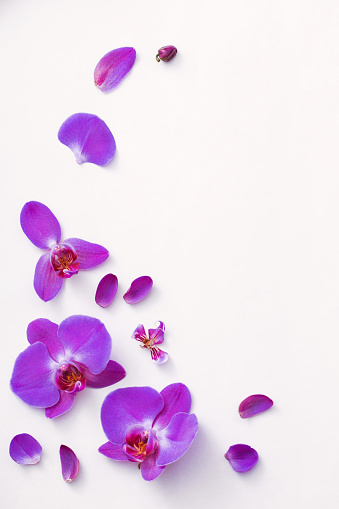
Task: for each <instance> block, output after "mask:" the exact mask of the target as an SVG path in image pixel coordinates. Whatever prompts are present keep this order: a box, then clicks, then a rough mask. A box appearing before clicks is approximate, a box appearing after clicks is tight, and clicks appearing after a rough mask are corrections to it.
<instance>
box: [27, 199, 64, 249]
mask: <svg viewBox="0 0 339 509" xmlns="http://www.w3.org/2000/svg"><path fill="white" fill-rule="evenodd" d="M20 224H21V228H22V229H23V232H24V233H25V234H26V235H27V237H28V238H29V240H30V241H31V242H33V244H34V245H35V246H37V247H40V248H41V249H50V247H51V246H52V245H53V244H55V243H57V242H59V241H60V238H61V229H60V224H59V221H58V220H57V218H56V217H55V215H54V214H53V212H52V211H51V210H50V209H49V208H48V207H46V205H44V204H43V203H40V202H38V201H29V202H27V203H25V205H24V206H23V208H22V210H21V213H20Z"/></svg>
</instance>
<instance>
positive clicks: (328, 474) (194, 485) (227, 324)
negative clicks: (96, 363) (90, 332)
mask: <svg viewBox="0 0 339 509" xmlns="http://www.w3.org/2000/svg"><path fill="white" fill-rule="evenodd" d="M338 22H339V4H338V2H337V1H334V0H333V1H330V0H305V1H302V0H287V1H284V2H278V1H272V0H267V1H253V0H248V1H245V0H243V1H235V0H234V1H227V0H220V1H215V0H214V1H209V2H207V1H206V2H205V1H202V0H190V1H182V0H181V1H180V0H171V1H169V2H160V1H159V0H154V1H148V0H146V1H144V2H140V1H138V0H134V1H132V0H130V1H126V0H124V1H121V2H118V1H112V0H111V1H109V0H95V1H89V0H60V1H58V2H48V1H42V0H41V1H38V0H29V1H28V0H7V1H5V0H1V1H0V45H1V52H0V68H1V73H2V78H1V85H0V87H1V95H0V108H1V122H0V153H1V194H2V199H1V217H2V224H3V226H2V227H3V232H2V236H1V238H2V243H3V244H2V264H1V265H2V270H1V279H2V292H1V302H0V305H1V311H2V313H3V318H2V321H1V328H2V331H1V337H2V339H1V342H2V369H1V388H2V389H1V404H2V408H4V407H5V412H4V413H2V435H1V455H0V457H1V480H2V486H3V487H2V490H1V495H0V498H1V499H2V507H3V508H6V509H7V508H10V507H11V508H20V509H21V508H25V509H26V508H33V507H34V508H36V507H38V508H40V507H48V508H49V509H56V508H60V506H62V505H65V504H66V505H67V507H81V508H83V509H87V508H91V507H111V506H112V507H122V508H124V509H132V508H135V507H138V508H140V509H146V508H147V509H153V508H159V507H161V508H164V509H168V508H173V507H175V508H176V509H183V508H186V507H196V508H205V507H208V508H213V509H214V508H216V509H219V508H223V509H224V508H232V509H234V508H237V509H243V508H247V507H249V506H251V507H252V508H255V509H259V508H260V509H272V508H274V509H286V508H289V507H298V508H304V507H307V508H308V509H311V508H316V509H318V508H319V507H326V508H336V507H338V502H339V497H338V490H337V487H336V486H337V478H338V475H337V471H338V466H337V454H338V445H339V444H338V417H339V415H338V333H339V314H338V307H339V268H338V267H339V264H338V255H339V240H338V212H339V203H338V192H339V172H338V162H339V161H338V160H339V155H338V127H339V120H338V118H339V117H338V113H339V107H338V99H339V94H338V90H339V87H338V85H339V71H338V62H339V35H338ZM165 44H174V45H176V46H177V47H178V50H179V53H178V55H177V58H176V59H175V60H174V61H173V62H172V63H171V64H167V65H166V64H165V63H157V62H156V60H155V54H156V51H157V49H158V48H159V47H160V46H163V45H165ZM126 45H127V46H134V47H135V48H136V51H137V61H136V63H135V66H134V68H133V70H132V71H131V73H130V74H129V76H128V77H127V78H126V79H125V81H124V82H122V83H121V85H120V86H119V88H117V89H116V90H115V91H114V92H112V93H111V94H109V95H103V94H102V93H101V92H100V91H99V90H97V89H96V88H95V87H94V84H93V70H94V67H95V65H96V63H97V62H98V60H99V59H100V58H101V57H102V56H103V55H104V54H105V53H106V52H108V51H110V50H111V49H114V48H117V47H120V46H126ZM80 111H84V112H89V113H94V114H97V115H98V116H100V117H101V118H102V119H103V120H104V121H105V122H106V123H107V124H108V125H109V126H110V128H111V130H112V132H113V134H114V136H115V138H116V143H117V154H116V156H115V158H114V160H113V162H112V163H111V164H110V165H109V166H108V167H107V168H100V167H96V166H94V165H91V164H84V165H82V166H78V165H77V164H76V162H75V160H74V157H73V155H72V153H71V152H70V150H69V149H68V148H67V147H65V146H63V145H61V144H60V143H59V142H58V140H57V131H58V129H59V127H60V125H61V123H62V122H63V121H64V120H65V119H66V118H67V117H68V116H69V115H71V114H72V113H76V112H80ZM30 200H38V201H41V202H43V203H45V204H46V205H47V206H48V207H50V208H51V210H52V211H53V212H54V214H55V215H56V216H57V217H58V219H59V221H60V223H61V227H62V232H63V236H64V238H67V237H70V236H75V237H80V238H84V239H86V240H89V241H92V242H97V243H100V244H103V245H104V246H106V247H107V248H108V249H109V250H110V253H111V256H110V258H109V259H108V261H107V262H105V264H103V265H101V266H99V267H98V268H96V269H94V270H92V271H88V272H82V273H80V275H79V276H76V277H73V278H72V279H71V280H69V281H66V284H65V285H64V288H63V290H62V292H61V293H60V294H59V296H58V297H57V298H56V299H55V300H53V301H51V302H49V303H44V302H42V301H40V300H39V298H38V297H37V295H36V294H35V292H34V290H33V286H32V278H33V273H34V267H35V263H36V261H37V259H38V257H39V256H40V254H41V252H40V250H39V249H37V248H35V247H34V246H33V245H32V244H31V243H30V242H29V240H28V239H27V238H26V237H25V235H24V234H23V232H22V231H21V228H20V224H19V214H20V210H21V208H22V206H23V205H24V203H25V202H27V201H30ZM108 272H113V273H115V274H117V276H118V278H119V283H120V286H119V291H118V294H117V297H116V300H115V301H114V303H113V305H112V306H111V307H110V308H108V309H106V310H103V309H101V308H99V307H98V306H97V305H96V304H95V302H94V294H95V290H96V286H97V284H98V282H99V280H100V279H101V277H102V276H103V275H104V274H106V273H108ZM143 274H149V275H151V276H152V277H153V279H154V281H155V287H154V289H153V290H152V293H151V294H150V295H149V297H148V298H147V299H146V300H145V301H144V302H142V303H140V304H138V305H136V306H128V305H127V304H125V302H124V301H123V299H122V295H123V293H124V291H125V290H126V289H127V288H128V286H129V284H130V282H131V281H132V279H134V278H135V277H137V276H140V275H143ZM77 313H82V314H88V315H91V316H95V317H97V318H99V319H101V320H102V321H103V322H104V323H105V325H106V327H107V328H108V330H109V332H110V334H111V336H112V339H113V350H112V358H114V359H115V360H117V361H118V362H120V363H121V364H123V366H124V367H125V369H126V370H127V377H126V378H125V380H124V381H123V382H121V383H119V385H118V386H120V387H122V386H130V385H151V386H153V387H155V388H156V389H158V390H161V389H162V388H163V387H164V386H165V385H167V384H169V383H172V382H175V381H182V382H184V383H186V384H187V385H188V386H189V388H190V390H191V392H192V396H193V407H192V411H194V412H195V413H196V414H197V416H198V418H199V423H200V430H199V433H198V436H197V438H196V441H195V442H194V444H193V445H192V447H191V449H190V450H189V451H188V453H187V454H186V455H185V456H184V457H183V458H182V459H181V460H180V461H178V462H177V463H176V464H174V465H172V466H170V467H167V469H166V470H165V472H164V473H163V475H162V476H161V477H160V478H159V479H157V480H155V481H153V482H151V483H147V482H145V481H143V480H142V478H141V476H140V472H139V471H138V469H137V467H136V466H135V465H133V464H119V463H115V462H113V461H110V460H109V459H107V458H105V457H103V456H102V455H100V454H99V453H98V452H97V448H98V446H100V445H101V444H102V443H103V442H105V436H104V433H103V431H102V428H101V425H100V418H99V412H100V407H101V404H102V401H103V399H104V397H105V396H106V394H108V393H109V392H110V391H111V390H112V389H111V388H107V389H101V390H86V391H84V393H82V394H80V395H78V396H77V398H76V402H75V406H74V408H73V409H72V410H71V412H69V413H68V414H67V415H65V416H63V417H60V418H58V419H55V420H53V421H50V420H48V419H46V418H45V417H44V414H43V412H42V411H40V410H36V409H33V408H30V407H29V406H27V405H25V404H24V403H23V402H22V401H21V400H20V399H19V398H17V397H16V396H15V395H14V394H12V393H11V392H10V390H9V389H8V382H9V379H10V376H11V372H12V367H13V364H14V360H15V358H16V357H17V355H18V354H19V352H21V351H22V350H23V349H24V348H25V347H26V346H27V342H26V327H27V324H28V323H29V322H30V321H31V320H33V319H35V318H38V317H46V318H49V319H51V320H53V321H55V322H57V323H59V322H60V321H61V320H63V319H64V318H66V317H67V316H69V315H72V314H77ZM158 319H160V320H163V321H164V322H165V324H166V327H167V334H166V340H165V343H164V349H165V350H167V351H168V352H169V353H170V356H171V358H170V361H169V362H168V364H167V365H164V366H158V367H157V366H154V365H153V364H152V363H151V360H150V358H149V355H148V352H145V351H141V350H140V348H139V346H138V344H137V343H136V342H134V341H132V340H131V339H130V335H131V333H132V331H133V330H134V328H135V327H136V325H137V324H138V323H144V324H145V326H146V327H151V326H152V325H153V323H154V321H156V320H158ZM116 387H117V386H115V387H113V388H116ZM254 393H264V394H267V395H268V396H270V397H271V398H272V399H273V400H274V402H275V405H274V407H273V408H272V410H270V411H269V412H267V413H266V414H262V415H261V416H257V417H255V418H253V419H252V420H246V421H243V420H241V419H240V417H239V416H238V414H237V407H238V404H239V403H240V401H241V400H242V399H243V398H244V397H246V396H248V395H250V394H254ZM22 432H27V433H31V434H32V435H34V436H35V437H36V438H37V439H38V440H39V441H40V443H41V444H42V446H43V457H42V460H41V463H40V464H39V465H38V466H34V467H21V466H19V465H17V464H15V463H14V462H13V461H12V460H11V459H10V458H9V455H8V446H9V442H10V440H11V438H12V437H13V436H14V435H15V434H17V433H22ZM239 442H240V443H248V444H249V445H251V446H252V447H255V448H256V449H257V450H258V452H259V456H260V460H259V463H258V465H257V467H256V468H255V469H254V470H253V471H251V472H250V473H248V474H244V475H241V474H237V473H235V472H234V471H233V470H232V469H231V467H230V465H229V464H228V462H227V461H226V460H225V459H224V457H223V455H224V453H225V452H226V450H227V449H228V447H229V446H230V445H232V444H234V443H239ZM61 443H64V444H66V445H68V446H70V447H72V448H73V449H74V451H75V452H76V453H77V455H78V457H79V459H80V462H81V472H80V474H79V477H78V479H77V480H76V481H75V482H74V483H73V484H71V485H66V484H65V483H64V482H63V480H62V477H61V468H60V464H59V452H58V450H59V446H60V444H61Z"/></svg>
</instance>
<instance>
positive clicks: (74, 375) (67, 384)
mask: <svg viewBox="0 0 339 509" xmlns="http://www.w3.org/2000/svg"><path fill="white" fill-rule="evenodd" d="M56 385H57V387H58V389H60V390H61V391H66V392H79V391H82V390H84V388H85V387H86V378H85V376H84V375H83V373H82V372H81V371H80V369H79V368H77V367H76V366H74V364H61V365H60V367H59V369H58V371H57V373H56Z"/></svg>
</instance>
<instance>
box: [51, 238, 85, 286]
mask: <svg viewBox="0 0 339 509" xmlns="http://www.w3.org/2000/svg"><path fill="white" fill-rule="evenodd" d="M76 259H77V254H76V252H75V250H74V249H73V248H72V247H71V246H69V245H68V244H57V245H56V246H54V247H53V248H52V250H51V264H52V267H53V269H54V270H55V272H57V274H58V276H60V277H62V278H69V277H72V276H74V274H77V273H78V272H79V263H78V262H76V261H75V260H76Z"/></svg>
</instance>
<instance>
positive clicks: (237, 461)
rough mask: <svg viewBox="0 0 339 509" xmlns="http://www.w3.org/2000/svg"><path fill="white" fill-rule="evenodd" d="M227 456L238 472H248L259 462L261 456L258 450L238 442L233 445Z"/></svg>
mask: <svg viewBox="0 0 339 509" xmlns="http://www.w3.org/2000/svg"><path fill="white" fill-rule="evenodd" d="M225 458H226V459H227V460H228V461H229V462H230V464H231V467H232V468H233V470H235V471H236V472H247V471H248V470H251V468H253V467H254V466H255V465H256V464H257V462H258V459H259V456H258V453H257V451H256V450H255V449H252V447H250V446H249V445H245V444H236V445H231V447H230V448H229V449H228V451H227V453H226V454H225Z"/></svg>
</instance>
